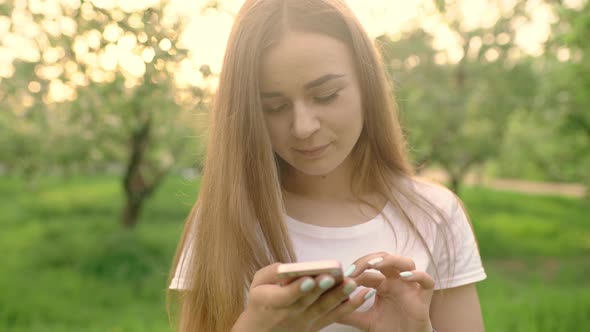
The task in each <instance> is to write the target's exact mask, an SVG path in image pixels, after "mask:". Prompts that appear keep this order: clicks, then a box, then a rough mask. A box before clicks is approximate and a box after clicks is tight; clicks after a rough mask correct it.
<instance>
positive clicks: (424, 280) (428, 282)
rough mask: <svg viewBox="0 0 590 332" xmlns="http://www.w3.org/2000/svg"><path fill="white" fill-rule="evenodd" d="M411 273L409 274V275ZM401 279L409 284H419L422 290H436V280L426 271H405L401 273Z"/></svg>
mask: <svg viewBox="0 0 590 332" xmlns="http://www.w3.org/2000/svg"><path fill="white" fill-rule="evenodd" d="M408 272H409V273H408ZM400 276H401V279H402V280H404V281H407V282H412V281H413V282H417V283H418V284H420V287H421V288H422V289H428V290H432V289H434V285H435V283H434V279H432V277H431V276H430V275H429V274H428V273H426V272H424V271H416V270H414V271H405V272H402V273H401V275H400Z"/></svg>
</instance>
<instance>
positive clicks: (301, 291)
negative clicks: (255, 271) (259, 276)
mask: <svg viewBox="0 0 590 332" xmlns="http://www.w3.org/2000/svg"><path fill="white" fill-rule="evenodd" d="M314 288H316V282H315V280H314V279H313V278H310V277H303V278H299V279H297V280H296V281H294V282H292V283H290V284H289V285H286V286H279V285H274V284H265V285H258V286H256V287H254V288H253V289H251V290H250V299H251V300H252V301H255V302H257V303H260V304H262V305H266V306H271V307H274V308H285V307H288V306H291V305H293V304H294V303H296V302H297V301H298V300H299V299H300V298H301V297H303V296H304V295H306V294H308V293H309V292H311V291H312V290H313V289H314Z"/></svg>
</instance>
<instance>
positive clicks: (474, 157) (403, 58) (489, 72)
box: [378, 2, 535, 193]
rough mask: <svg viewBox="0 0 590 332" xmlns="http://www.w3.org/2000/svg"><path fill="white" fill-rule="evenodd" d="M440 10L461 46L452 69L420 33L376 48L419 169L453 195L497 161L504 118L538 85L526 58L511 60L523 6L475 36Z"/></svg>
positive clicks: (384, 39) (524, 102) (524, 103)
mask: <svg viewBox="0 0 590 332" xmlns="http://www.w3.org/2000/svg"><path fill="white" fill-rule="evenodd" d="M445 8H446V9H445V11H444V13H443V14H442V15H447V16H448V17H451V18H449V19H448V21H449V22H448V26H449V27H450V28H451V29H452V31H453V32H454V33H455V35H456V37H457V39H458V41H459V43H460V44H459V45H460V53H461V56H460V58H459V59H458V60H457V61H456V62H453V61H450V60H449V59H448V56H447V55H446V54H445V52H444V51H442V50H437V49H435V48H434V46H433V37H432V36H430V35H429V34H428V33H427V32H425V31H421V30H418V31H414V32H411V33H408V34H405V35H403V36H402V37H401V38H400V39H399V40H393V39H392V38H391V37H389V36H381V37H379V38H378V43H379V45H380V46H381V48H382V52H383V55H384V60H385V62H386V64H387V66H388V69H389V72H390V75H391V76H392V78H393V79H394V80H395V81H396V82H397V85H398V88H397V89H398V90H399V91H396V93H397V95H398V101H399V103H400V105H401V109H402V115H403V116H404V118H405V119H406V121H407V123H408V124H409V128H408V131H409V136H410V142H411V144H412V146H414V147H415V150H414V151H413V152H414V158H415V160H416V162H417V163H418V166H419V167H420V166H423V165H425V164H437V165H440V166H442V167H443V168H444V169H445V171H446V172H447V173H448V175H449V177H450V181H451V183H450V186H451V188H452V190H453V191H455V192H457V193H458V192H459V191H460V186H461V183H462V181H463V177H464V176H465V174H466V173H467V172H468V171H469V170H470V169H471V168H473V167H474V166H476V165H481V164H483V163H484V162H486V161H488V160H490V159H491V158H493V157H494V156H496V155H497V154H498V151H499V148H500V146H501V143H502V141H503V137H504V133H505V129H506V124H507V122H508V119H509V115H510V114H511V112H512V111H513V110H515V109H518V108H526V107H529V105H530V103H531V101H532V96H533V95H534V90H535V84H534V82H535V80H534V76H533V74H532V70H531V68H530V63H529V62H528V61H526V58H522V57H517V56H515V54H517V53H518V46H516V45H515V44H514V36H515V28H514V25H513V24H511V22H512V20H514V19H515V18H516V17H518V16H520V15H524V14H522V12H523V3H522V2H521V3H519V4H517V5H516V7H515V8H514V12H513V13H510V14H505V15H504V16H500V18H499V19H498V20H497V21H496V22H495V23H494V24H493V25H492V26H490V27H479V28H473V29H467V28H466V27H464V26H463V25H462V23H461V20H460V15H457V14H456V13H455V14H452V12H451V10H450V9H449V7H448V6H446V7H445Z"/></svg>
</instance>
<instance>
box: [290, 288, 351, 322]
mask: <svg viewBox="0 0 590 332" xmlns="http://www.w3.org/2000/svg"><path fill="white" fill-rule="evenodd" d="M356 288H357V284H356V282H354V280H352V279H349V278H347V279H346V281H345V282H343V283H342V284H341V285H339V286H338V287H335V288H334V289H331V290H329V291H327V292H326V293H325V294H323V295H322V296H321V297H320V298H319V299H317V300H316V301H315V302H313V303H312V304H311V305H310V306H309V307H308V308H307V309H306V310H305V311H304V313H303V315H302V317H301V319H302V320H304V321H316V320H318V319H321V317H323V316H324V315H326V314H327V313H328V312H330V311H332V310H333V309H334V308H336V307H337V306H338V305H340V304H341V303H342V302H343V301H346V300H348V297H349V295H350V294H351V293H352V292H353V291H354V290H355V289H356Z"/></svg>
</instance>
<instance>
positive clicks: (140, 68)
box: [0, 1, 209, 227]
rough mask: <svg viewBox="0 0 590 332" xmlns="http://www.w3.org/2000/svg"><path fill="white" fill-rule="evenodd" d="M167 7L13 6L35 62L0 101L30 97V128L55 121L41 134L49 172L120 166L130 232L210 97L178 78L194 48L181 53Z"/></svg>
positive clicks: (175, 22)
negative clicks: (34, 53)
mask: <svg viewBox="0 0 590 332" xmlns="http://www.w3.org/2000/svg"><path fill="white" fill-rule="evenodd" d="M123 4H124V3H122V5H123ZM128 5H129V4H128ZM166 8H167V3H166V2H160V3H155V4H153V5H151V6H149V7H147V8H131V7H128V8H122V7H118V6H113V7H109V8H106V7H100V6H98V5H97V4H96V3H95V2H93V1H82V2H80V3H78V2H69V3H58V4H56V7H54V8H53V9H52V10H51V11H49V12H47V11H45V9H46V8H45V7H35V5H34V4H33V3H32V2H31V3H28V4H26V5H23V4H22V3H21V4H19V6H17V7H15V8H14V9H13V10H15V11H16V10H18V11H19V12H18V15H12V16H13V17H20V18H21V20H22V19H23V18H25V19H28V22H26V25H27V27H28V28H27V29H31V30H36V31H35V32H37V33H36V34H35V36H29V39H30V40H33V41H34V42H35V43H36V45H37V48H36V49H37V51H38V52H39V56H38V58H37V59H32V60H28V61H24V62H28V64H26V65H23V66H22V68H23V70H19V71H15V74H18V75H14V76H13V77H11V78H10V79H11V80H13V81H14V84H12V85H10V86H12V87H13V89H14V91H8V92H5V93H3V94H2V95H9V94H11V93H12V92H14V93H16V95H19V94H21V95H23V96H25V97H28V96H31V95H32V96H34V99H33V102H29V104H30V105H25V106H24V108H23V109H24V111H22V112H20V113H22V114H27V115H28V114H31V116H29V117H28V118H25V117H22V116H21V118H23V119H26V124H28V125H34V126H41V124H42V123H43V121H45V123H49V124H50V125H49V126H47V128H46V130H45V131H41V132H43V137H44V138H45V139H44V141H43V142H41V143H44V142H50V143H51V145H52V146H51V149H50V152H49V154H48V158H47V159H46V160H45V163H43V164H42V165H43V166H46V165H54V166H60V168H68V166H72V167H77V168H84V169H86V170H88V169H90V170H95V171H96V170H101V169H104V168H103V167H105V165H109V164H115V165H123V167H122V173H123V175H122V187H123V190H124V193H125V205H124V210H123V211H122V216H121V220H122V224H123V225H124V226H125V227H133V226H135V225H136V223H137V221H138V218H139V215H140V211H141V208H142V206H143V204H144V202H145V201H146V199H147V198H148V197H149V196H150V195H151V194H152V193H153V192H154V191H155V190H156V189H157V188H158V186H159V185H160V184H161V182H162V181H163V179H164V178H165V177H166V175H167V174H169V172H170V171H171V169H172V167H173V166H174V164H175V162H176V161H177V160H178V159H179V158H186V157H184V154H186V152H187V150H186V148H187V146H189V145H190V146H194V144H189V143H191V142H190V141H189V139H190V136H193V134H194V132H193V130H194V129H195V127H194V126H193V124H192V123H193V122H194V120H195V118H196V112H195V111H197V110H199V109H205V108H206V104H207V102H208V98H209V96H208V94H207V93H206V92H205V91H204V90H202V89H199V88H195V87H191V86H189V85H181V84H179V83H178V80H177V79H176V77H175V75H174V74H175V72H176V71H177V70H178V69H179V67H180V66H181V65H186V64H187V62H186V61H187V55H188V51H187V50H186V49H183V48H182V47H180V46H179V35H180V32H181V31H182V28H183V26H184V22H182V21H181V20H179V19H178V18H177V17H176V16H174V15H170V13H168V12H167V11H166ZM23 24H24V23H23V22H21V24H20V25H17V24H13V28H14V29H13V31H14V32H17V33H18V32H19V31H17V30H25V29H24V28H23ZM33 26H34V28H32V27H33ZM21 32H22V31H21ZM18 63H19V62H17V64H18ZM29 67H32V68H34V69H33V70H31V69H30V68H29ZM18 68H21V67H18ZM27 68H28V69H27ZM20 72H23V73H25V74H20ZM197 73H198V72H197ZM197 73H195V74H197ZM202 74H203V76H207V73H206V72H205V71H203V72H202ZM46 83H47V84H46ZM27 86H28V87H29V88H28V91H27V88H26V87H27ZM31 87H33V88H32V89H31ZM0 91H1V90H0ZM56 95H58V96H59V95H61V100H54V99H55V98H56V97H55V96H56ZM0 96H1V95H0ZM29 98H30V97H29ZM6 100H8V99H5V100H0V101H2V102H3V104H4V105H6ZM10 100H11V102H12V103H13V104H14V105H16V107H18V106H19V100H18V99H15V98H12V99H10ZM33 114H35V115H38V117H37V118H33V116H32V115H33ZM42 119H45V120H42ZM0 120H3V119H2V118H0ZM23 122H25V121H24V120H23ZM2 123H3V122H1V121H0V125H2ZM25 136H26V135H25ZM2 137H3V139H7V140H10V139H11V138H10V137H7V138H4V137H6V136H2ZM31 137H34V136H31ZM45 144H47V143H45ZM187 144H188V145H187ZM31 145H32V146H34V145H35V144H31ZM195 154H196V151H195ZM196 161H197V160H196V156H195V162H196Z"/></svg>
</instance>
